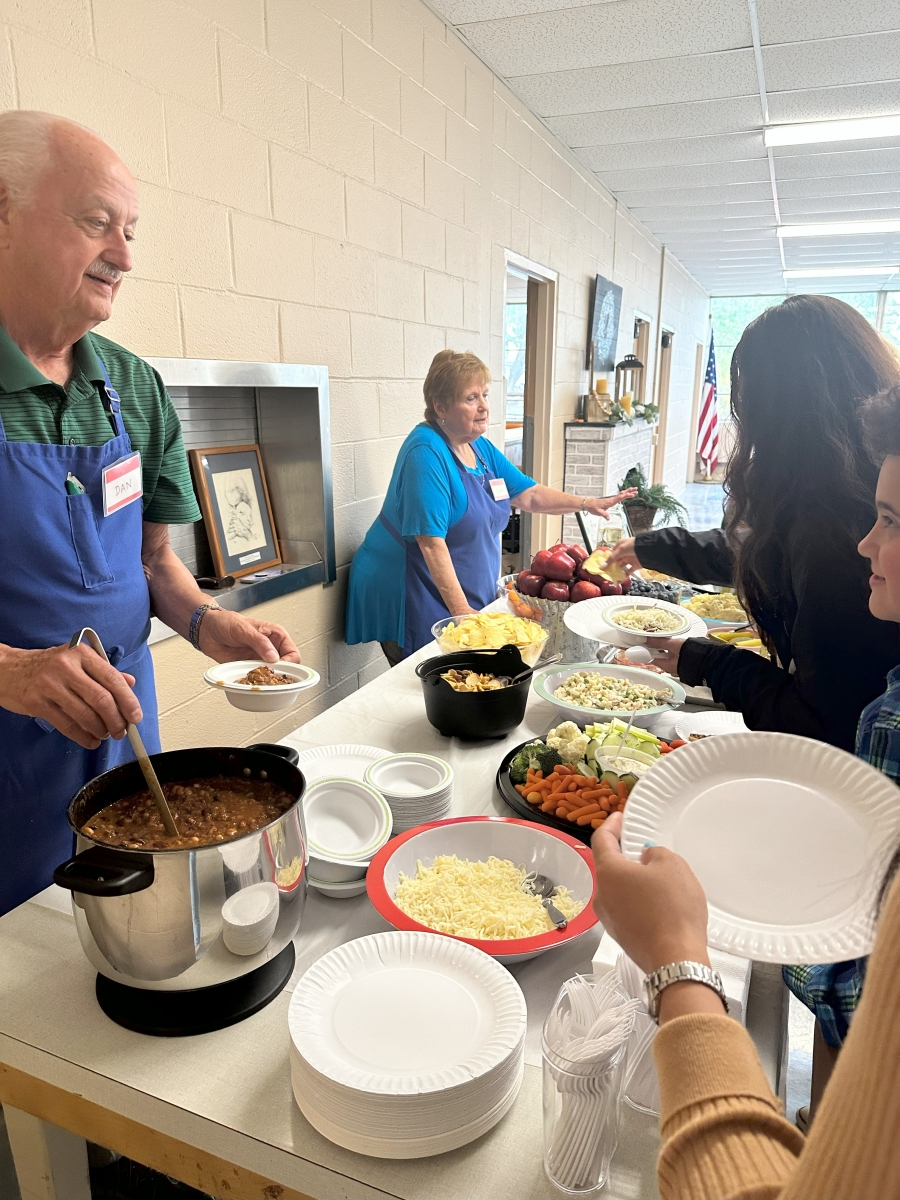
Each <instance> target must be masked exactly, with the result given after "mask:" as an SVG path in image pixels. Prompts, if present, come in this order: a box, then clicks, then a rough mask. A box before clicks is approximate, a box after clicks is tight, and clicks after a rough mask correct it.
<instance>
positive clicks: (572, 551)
mask: <svg viewBox="0 0 900 1200" xmlns="http://www.w3.org/2000/svg"><path fill="white" fill-rule="evenodd" d="M587 557H588V552H587V550H585V548H584V546H569V558H574V559H575V562H576V563H577V564H578V566H579V567H580V566H581V564H582V563H583V562H585V561H586V560H587Z"/></svg>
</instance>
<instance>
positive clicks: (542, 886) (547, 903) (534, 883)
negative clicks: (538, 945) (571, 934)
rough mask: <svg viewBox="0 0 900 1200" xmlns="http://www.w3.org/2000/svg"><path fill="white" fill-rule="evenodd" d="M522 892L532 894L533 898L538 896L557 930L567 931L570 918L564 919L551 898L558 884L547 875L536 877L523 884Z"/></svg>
mask: <svg viewBox="0 0 900 1200" xmlns="http://www.w3.org/2000/svg"><path fill="white" fill-rule="evenodd" d="M522 890H523V891H526V892H531V894H532V895H533V896H537V897H538V899H539V900H540V902H541V904H543V906H544V908H545V910H546V912H547V916H548V917H549V918H550V920H551V921H552V922H553V924H554V925H555V926H556V928H557V929H565V927H566V926H567V925H568V923H569V918H568V917H564V916H563V914H562V913H561V912H560V911H559V909H558V908H557V907H556V905H555V904H554V903H553V901H552V900H551V899H550V897H551V896H552V895H553V893H554V892H555V891H556V884H555V883H553V881H552V880H550V879H548V878H547V876H546V875H534V876H531V877H529V878H528V879H526V880H525V881H524V882H523V884H522Z"/></svg>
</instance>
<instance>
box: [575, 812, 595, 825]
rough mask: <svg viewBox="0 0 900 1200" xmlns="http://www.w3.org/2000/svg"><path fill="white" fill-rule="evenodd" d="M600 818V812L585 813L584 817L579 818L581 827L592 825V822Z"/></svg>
mask: <svg viewBox="0 0 900 1200" xmlns="http://www.w3.org/2000/svg"><path fill="white" fill-rule="evenodd" d="M599 816H600V813H599V812H589V813H585V814H584V816H583V817H579V818H578V824H579V825H590V823H591V821H595V820H596V819H597V817H599Z"/></svg>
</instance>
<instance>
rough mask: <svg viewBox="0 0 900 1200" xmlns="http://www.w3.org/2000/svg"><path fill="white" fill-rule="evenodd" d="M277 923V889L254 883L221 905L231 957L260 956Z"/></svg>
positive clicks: (223, 924)
mask: <svg viewBox="0 0 900 1200" xmlns="http://www.w3.org/2000/svg"><path fill="white" fill-rule="evenodd" d="M277 924H278V887H277V885H276V884H274V883H253V884H251V885H250V887H247V888H242V889H241V890H240V891H239V892H235V893H234V895H233V896H229V898H228V899H227V900H226V901H225V903H224V904H223V905H222V940H223V941H224V942H225V945H226V947H227V948H228V949H229V950H230V951H231V953H232V954H259V952H260V950H264V949H265V947H266V946H267V945H268V944H269V941H270V939H271V937H272V934H273V933H274V932H275V926H276V925H277Z"/></svg>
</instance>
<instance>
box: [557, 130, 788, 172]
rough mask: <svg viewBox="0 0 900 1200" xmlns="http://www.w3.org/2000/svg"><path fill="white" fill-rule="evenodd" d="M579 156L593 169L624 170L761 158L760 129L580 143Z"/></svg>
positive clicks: (763, 154)
mask: <svg viewBox="0 0 900 1200" xmlns="http://www.w3.org/2000/svg"><path fill="white" fill-rule="evenodd" d="M578 157H579V158H580V160H581V161H582V162H583V163H584V165H585V166H586V167H589V168H590V169H591V170H592V171H606V170H610V171H627V170H631V169H638V168H641V167H673V166H679V165H681V164H684V165H689V164H691V163H728V162H736V161H742V160H745V159H753V158H756V159H764V158H765V157H766V152H765V147H764V146H763V139H762V133H761V132H759V133H732V134H727V135H725V136H723V137H699V138H681V137H672V138H669V139H667V140H665V141H657V142H619V143H617V144H616V145H615V146H583V147H582V148H581V149H580V150H579V151H578Z"/></svg>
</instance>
